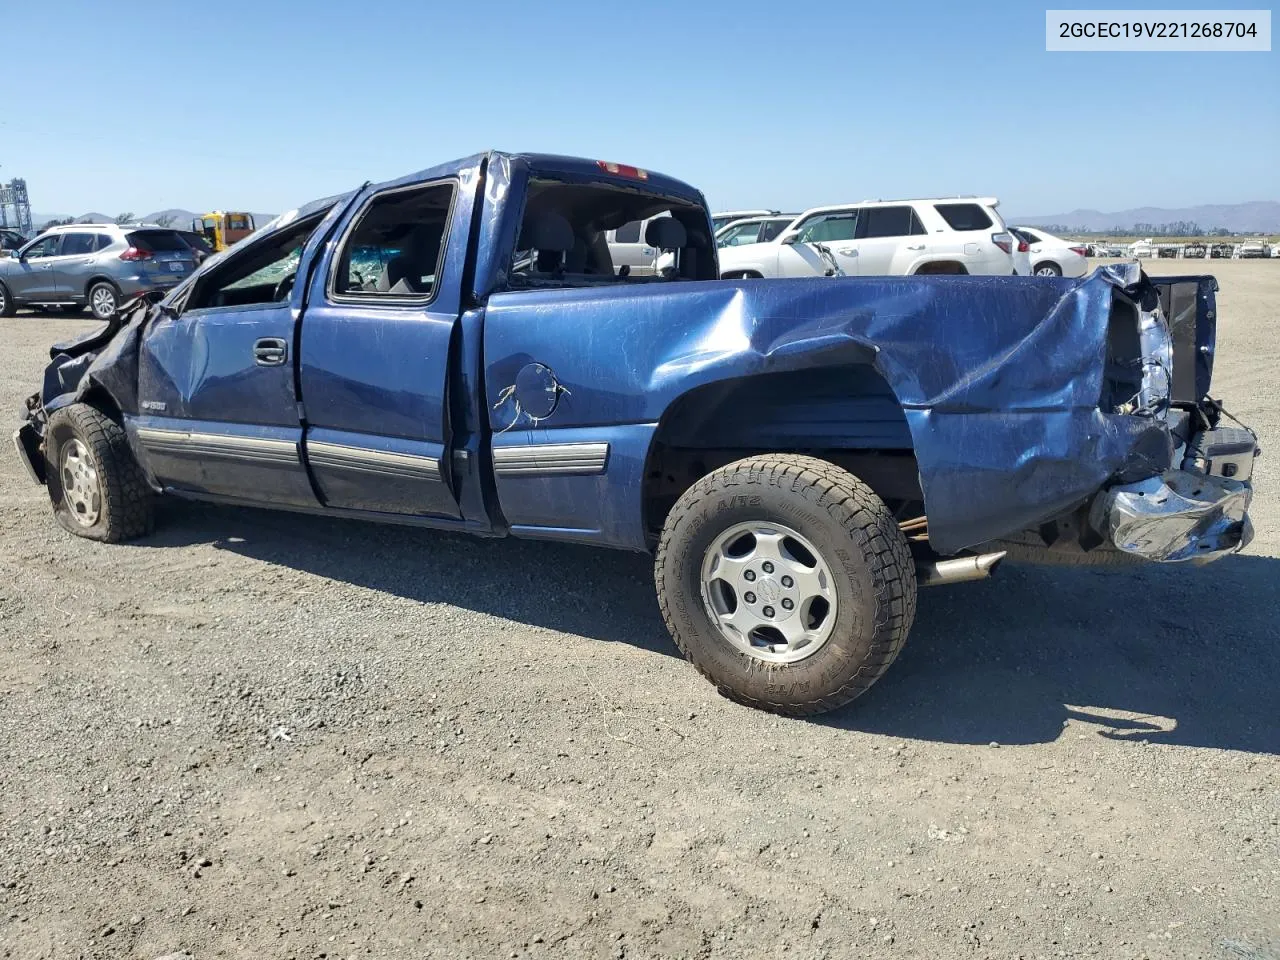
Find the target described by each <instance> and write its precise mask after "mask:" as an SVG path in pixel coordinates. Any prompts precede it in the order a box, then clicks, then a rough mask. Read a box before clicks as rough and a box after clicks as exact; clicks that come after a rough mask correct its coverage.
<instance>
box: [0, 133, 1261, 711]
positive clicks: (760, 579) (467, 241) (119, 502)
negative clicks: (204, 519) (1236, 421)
mask: <svg viewBox="0 0 1280 960" xmlns="http://www.w3.org/2000/svg"><path fill="white" fill-rule="evenodd" d="M640 173H641V172H640V171H636V170H635V169H634V168H631V167H626V166H623V165H621V164H614V163H604V162H599V163H597V162H592V161H589V160H577V159H573V158H567V157H554V156H542V155H532V154H485V155H479V156H475V157H471V158H469V159H465V160H460V161H457V162H454V163H447V164H443V165H441V166H437V167H433V168H432V169H429V170H425V171H422V172H420V173H415V174H412V175H410V176H407V177H404V178H401V179H399V180H393V181H390V182H388V183H381V184H372V185H370V184H366V185H365V186H363V187H361V188H359V189H357V190H355V191H353V192H351V193H347V194H344V195H342V196H340V197H333V198H329V199H326V200H321V201H317V202H315V203H311V204H308V205H306V206H303V207H300V208H299V209H297V210H295V211H292V212H291V213H288V214H285V215H283V216H281V217H280V218H278V219H277V220H275V221H273V222H272V223H271V224H268V225H267V226H266V227H264V228H263V229H262V230H261V231H259V232H258V233H257V234H256V235H255V236H253V237H251V238H249V239H248V240H245V241H242V242H241V243H240V244H238V245H237V246H236V247H234V248H232V249H231V250H230V251H228V252H227V253H224V254H221V255H219V256H218V257H216V258H211V259H210V260H208V261H207V262H206V263H205V265H204V266H203V267H201V268H200V269H199V270H198V271H197V272H196V273H195V275H194V276H192V277H189V278H188V279H186V280H185V281H184V282H183V283H182V284H180V285H179V286H178V287H177V289H175V290H173V291H171V292H170V293H169V294H168V295H167V296H164V297H163V298H161V297H160V296H159V295H155V296H154V297H148V298H144V299H141V300H139V301H138V304H137V306H136V307H135V308H134V309H132V310H131V311H130V313H129V315H128V317H126V318H122V319H116V320H113V321H112V322H110V323H108V324H106V325H105V327H104V328H103V329H102V330H100V331H98V332H96V333H94V334H91V335H89V336H87V337H85V338H83V339H81V340H79V341H76V342H74V343H69V344H61V345H58V346H57V347H55V349H54V353H53V361H52V363H51V364H50V368H49V369H48V370H46V371H45V375H44V377H43V380H42V386H41V388H40V390H39V392H37V393H36V394H34V395H33V396H32V397H30V398H29V399H28V401H27V405H26V411H27V412H26V420H25V422H24V423H23V425H22V426H21V427H20V428H19V430H18V431H17V433H16V435H15V437H14V441H15V446H16V448H17V450H18V453H19V455H20V457H21V459H22V460H23V462H24V463H25V465H26V467H27V469H28V470H29V471H30V473H31V476H32V477H33V478H34V479H35V480H36V481H37V482H41V483H44V484H45V485H46V486H47V489H48V494H49V497H50V501H51V503H52V506H53V512H54V515H55V517H56V518H57V521H58V522H59V523H60V524H61V525H62V526H63V527H65V528H66V529H67V530H69V531H71V532H72V533H75V534H77V535H79V536H82V537H87V538H90V539H95V540H102V541H111V542H114V541H121V540H127V539H130V538H133V537H138V536H143V535H145V534H146V533H147V532H148V531H150V530H151V529H152V525H153V522H154V513H153V498H152V493H153V492H156V493H163V494H166V495H170V494H171V495H174V496H178V497H188V498H194V499H205V500H212V501H215V502H218V503H238V504H250V505H256V506H260V507H272V508H279V509H286V510H298V511H303V512H309V513H315V514H321V515H329V516H338V517H352V518H364V519H368V520H380V521H393V522H397V523H406V524H413V525H418V526H422V527H433V528H440V529H446V530H457V531H463V532H470V533H474V534H482V535H486V536H499V537H500V536H513V537H527V538H533V539H547V540H569V541H577V542H581V543H587V544H595V545H598V546H604V547H614V548H620V549H626V550H636V551H645V552H651V553H653V554H655V564H654V570H655V583H656V587H657V594H658V603H659V606H660V608H661V610H662V613H663V616H664V618H665V620H666V623H667V626H668V628H669V629H670V631H671V634H672V637H673V638H674V640H675V642H676V644H677V645H678V646H679V648H680V649H681V650H682V651H683V652H684V653H685V655H686V656H687V657H688V658H689V659H690V660H692V661H693V662H694V663H695V664H696V665H697V667H698V669H699V670H700V671H702V673H704V674H705V675H706V676H707V677H708V678H709V679H710V680H711V681H712V682H713V683H714V684H715V685H716V686H717V688H718V689H720V690H721V691H722V692H724V693H725V694H726V695H728V696H730V697H732V698H734V699H737V700H739V701H742V702H744V703H748V704H751V705H754V706H758V707H763V708H766V709H770V710H776V711H778V712H781V713H788V714H796V715H803V714H813V713H818V712H821V711H823V710H827V709H830V708H832V707H837V706H840V705H841V704H844V703H847V702H848V701H850V700H852V699H853V698H855V697H856V696H858V695H859V694H861V693H862V692H863V691H864V690H866V689H867V688H868V687H869V686H870V685H871V684H872V683H873V682H874V681H875V679H876V678H877V677H879V676H880V675H881V674H882V673H883V672H884V671H885V670H886V669H887V668H888V666H889V664H890V663H891V662H892V661H893V659H894V657H895V656H896V655H897V653H898V651H899V650H900V649H901V647H902V644H903V643H904V642H905V640H906V637H907V633H908V631H909V629H910V627H911V622H912V619H913V616H914V613H915V607H916V590H917V586H918V585H919V584H921V583H923V584H934V583H950V582H957V581H963V580H970V579H978V578H982V577H984V576H986V575H988V574H989V573H990V572H991V571H992V570H993V569H994V568H995V567H996V566H997V565H998V564H999V563H1000V561H1001V559H1002V557H1004V556H1005V555H1006V551H1007V550H1010V549H1013V548H1014V547H1006V546H1002V545H1001V544H1002V543H1003V542H1005V541H1009V540H1013V541H1015V544H1014V545H1015V546H1016V547H1017V548H1018V549H1021V550H1025V551H1030V552H1031V553H1032V555H1034V556H1037V557H1040V558H1042V559H1043V558H1048V557H1050V556H1051V555H1052V556H1058V555H1061V556H1069V558H1070V559H1071V560H1072V562H1076V563H1090V562H1095V561H1100V562H1111V561H1114V559H1116V558H1117V557H1120V558H1125V557H1137V558H1146V559H1150V560H1158V561H1168V562H1177V561H1182V560H1189V561H1192V562H1195V563H1202V562H1205V561H1208V560H1212V559H1215V558H1217V557H1220V556H1224V555H1226V554H1229V553H1232V552H1234V551H1236V550H1238V549H1239V548H1240V547H1241V545H1242V544H1244V543H1245V542H1247V540H1248V539H1249V536H1250V530H1251V528H1250V526H1249V521H1248V519H1247V515H1246V510H1247V507H1248V506H1249V501H1250V497H1251V487H1250V485H1249V478H1250V472H1251V470H1252V464H1253V457H1254V454H1255V452H1256V445H1255V444H1254V442H1253V438H1252V436H1251V435H1250V434H1248V433H1247V432H1246V431H1244V430H1231V429H1226V428H1223V427H1221V426H1219V418H1220V417H1221V416H1222V411H1221V407H1220V406H1218V405H1217V404H1216V403H1215V402H1214V401H1212V400H1209V399H1208V396H1209V386H1210V384H1209V378H1210V374H1211V371H1212V360H1213V353H1212V351H1211V350H1210V349H1209V344H1211V343H1212V341H1213V335H1214V334H1213V331H1214V324H1215V322H1216V303H1215V296H1214V290H1215V289H1216V284H1215V282H1214V280H1213V279H1212V278H1210V277H1206V278H1186V277H1182V278H1174V279H1148V278H1146V277H1144V276H1143V275H1142V274H1141V272H1140V271H1139V270H1138V269H1137V268H1136V267H1135V266H1132V265H1122V266H1114V267H1109V268H1105V269H1104V270H1100V271H1097V272H1095V273H1094V274H1093V275H1091V276H1090V277H1088V278H1085V279H1082V280H1067V279H1053V280H1045V279H1044V278H1040V279H1038V280H1030V279H1025V278H1015V277H1010V278H1008V279H1006V280H1004V281H1002V282H996V283H993V282H991V280H990V279H989V278H984V277H954V278H951V280H950V282H948V283H938V282H937V280H936V278H932V277H886V278H882V279H867V278H853V279H849V280H842V279H828V278H811V279H799V280H788V281H784V282H771V281H750V282H747V281H724V280H719V279H718V278H717V273H718V270H717V263H716V248H715V245H714V243H713V239H712V230H711V219H710V215H709V214H708V212H707V210H706V207H705V203H704V201H703V198H702V194H701V193H699V192H698V191H697V190H696V189H694V188H693V187H690V186H688V185H686V184H684V183H681V182H679V181H677V180H673V179H671V178H668V177H664V176H662V175H660V174H656V173H652V172H649V173H645V174H644V175H643V177H642V176H640ZM934 203H938V204H940V205H945V204H942V202H941V201H930V205H932V204H934ZM974 206H978V207H979V209H982V205H978V204H974ZM875 209H876V208H872V212H873V213H874V210H875ZM906 209H907V214H910V212H911V210H912V209H913V207H911V206H908V207H907V208H906ZM862 212H863V208H858V213H857V215H858V216H861V215H862ZM663 213H665V214H667V215H666V216H658V215H659V214H663ZM948 213H950V214H951V218H950V220H948V218H947V216H945V215H944V214H943V213H941V212H939V213H937V217H938V219H939V220H941V221H942V222H949V223H950V224H951V229H952V230H953V231H958V229H959V228H958V227H957V226H956V224H963V225H966V226H968V225H973V230H974V231H978V230H981V231H982V232H984V233H987V232H990V231H992V230H993V229H994V228H996V227H997V226H1001V227H1002V225H1000V224H997V223H996V222H995V220H994V219H993V218H989V219H990V222H989V223H986V224H983V225H982V226H980V227H979V226H977V225H976V224H977V215H976V213H974V212H964V213H960V212H957V211H948ZM894 215H895V216H898V217H902V216H904V215H903V214H898V213H895V214H894ZM654 217H657V219H651V218H654ZM988 217H989V215H988ZM907 219H908V220H909V219H910V217H909V216H907ZM929 219H930V221H931V225H933V217H932V216H930V217H929ZM636 220H650V223H649V225H648V227H647V228H646V230H645V240H646V241H647V242H648V243H649V245H650V246H652V247H654V248H655V249H658V250H662V251H664V252H666V251H671V252H674V253H675V255H676V256H675V265H674V269H673V270H672V272H671V275H670V277H669V278H668V277H658V276H650V277H639V276H620V275H619V274H618V273H617V272H616V271H615V269H614V266H613V263H612V260H611V257H610V250H609V246H608V244H607V243H606V242H605V239H604V235H605V233H606V232H607V231H609V230H611V229H616V228H617V227H618V226H620V225H622V224H624V223H631V222H634V221H636ZM822 222H829V221H828V220H824V221H822ZM873 222H874V217H873ZM965 232H973V231H965ZM997 232H999V231H997ZM855 239H856V238H855ZM836 242H837V243H838V242H840V241H836ZM966 242H967V241H966ZM371 265H376V266H371ZM150 299H156V300H159V302H158V303H156V304H154V305H148V300H150ZM1161 300H1163V301H1164V303H1165V304H1166V305H1167V309H1163V310H1162V309H1157V303H1158V302H1159V301H1161ZM1166 316H1169V317H1175V318H1177V322H1179V323H1180V324H1188V325H1189V326H1188V328H1187V329H1186V330H1185V331H1183V330H1181V329H1179V330H1178V331H1176V335H1175V332H1173V331H1171V330H1170V328H1169V325H1168V322H1167V321H1166V320H1165V317H1166ZM1201 348H1204V349H1203V351H1202V349H1201ZM993 541H999V543H993ZM427 549H429V547H427ZM122 556H123V555H122ZM543 559H544V560H545V561H546V562H559V561H558V560H557V559H556V558H553V557H551V556H550V555H548V556H547V557H545V558H543ZM501 588H502V586H501V585H498V584H495V585H494V589H501ZM525 589H529V590H535V591H536V590H537V577H536V563H535V565H534V566H533V567H531V569H530V579H529V582H528V584H526V585H525ZM1187 589H1188V590H1191V589H1193V588H1192V587H1191V586H1190V582H1189V581H1188V585H1187ZM993 596H994V595H993ZM547 602H555V598H554V597H549V598H547ZM599 616H601V617H604V618H608V617H609V616H611V613H610V611H608V610H603V611H600V612H599ZM602 655H605V654H603V652H602Z"/></svg>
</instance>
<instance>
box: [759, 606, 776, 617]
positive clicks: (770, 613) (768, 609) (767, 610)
mask: <svg viewBox="0 0 1280 960" xmlns="http://www.w3.org/2000/svg"><path fill="white" fill-rule="evenodd" d="M760 612H761V613H763V614H764V615H765V616H766V617H772V616H773V607H765V608H764V609H763V610H761V611H760Z"/></svg>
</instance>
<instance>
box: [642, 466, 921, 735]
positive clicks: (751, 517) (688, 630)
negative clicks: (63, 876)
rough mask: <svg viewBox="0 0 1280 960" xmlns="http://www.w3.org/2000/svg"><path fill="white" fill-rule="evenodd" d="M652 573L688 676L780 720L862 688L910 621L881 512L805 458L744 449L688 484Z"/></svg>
mask: <svg viewBox="0 0 1280 960" xmlns="http://www.w3.org/2000/svg"><path fill="white" fill-rule="evenodd" d="M654 579H655V583H656V586H657V591H658V603H659V606H660V607H661V609H662V616H663V619H664V620H665V621H666V624H667V628H668V629H669V630H670V631H671V636H672V638H673V639H674V640H675V642H676V646H678V647H679V648H680V650H681V652H682V653H684V655H685V656H686V657H687V658H688V659H689V660H690V661H691V662H692V663H693V665H694V666H695V667H697V668H698V671H699V672H700V673H702V674H703V676H705V677H706V678H707V679H708V680H710V681H711V682H712V683H714V684H715V685H716V688H717V689H718V690H719V691H720V693H721V694H723V695H724V696H726V697H728V698H729V699H731V700H736V701H738V702H739V703H744V704H747V705H749V706H753V707H759V708H762V709H765V710H770V711H773V712H775V713H781V714H786V715H789V716H808V715H812V714H817V713H823V712H825V711H828V710H833V709H835V708H837V707H841V706H843V705H845V704H846V703H849V702H850V701H851V700H853V699H855V698H856V697H858V696H860V695H861V694H863V693H864V692H866V690H867V689H868V688H869V687H870V686H871V685H872V684H873V683H875V681H876V680H878V679H879V678H880V676H881V675H882V674H883V673H884V672H885V671H886V670H887V669H888V668H889V665H890V664H891V663H893V661H894V658H896V657H897V655H898V652H899V651H900V650H901V649H902V645H903V643H904V642H905V641H906V638H907V633H908V632H909V631H910V629H911V623H912V621H913V620H914V618H915V609H916V576H915V565H914V563H913V561H912V559H911V553H910V550H909V549H908V547H907V542H906V539H905V538H904V537H903V535H902V533H901V531H900V530H899V529H898V524H897V522H896V521H895V520H894V518H893V515H892V514H891V513H890V512H889V510H888V508H887V507H885V505H884V503H883V502H882V501H881V500H880V498H879V497H877V496H876V495H875V493H874V492H872V490H871V488H870V487H868V486H867V485H866V484H864V483H863V482H862V481H861V480H859V479H858V478H857V477H855V476H853V474H851V473H849V472H848V471H846V470H844V469H842V468H840V467H837V466H836V465H834V464H832V463H829V462H827V461H825V460H819V459H817V458H814V457H804V456H795V455H786V454H770V455H763V456H756V457H748V458H747V459H745V460H739V461H737V462H735V463H731V464H729V465H727V466H725V467H722V468H721V469H719V470H716V471H715V472H713V473H711V474H709V475H708V476H706V477H703V478H702V479H701V480H699V481H698V482H697V483H695V484H694V485H693V486H692V487H690V488H689V489H688V490H687V491H686V492H685V493H684V495H683V496H681V497H680V499H679V500H678V501H677V502H676V505H675V506H674V507H673V508H672V510H671V513H670V514H669V515H668V516H667V520H666V523H665V525H664V526H663V531H662V539H661V542H660V544H659V547H658V556H657V561H656V563H655V566H654Z"/></svg>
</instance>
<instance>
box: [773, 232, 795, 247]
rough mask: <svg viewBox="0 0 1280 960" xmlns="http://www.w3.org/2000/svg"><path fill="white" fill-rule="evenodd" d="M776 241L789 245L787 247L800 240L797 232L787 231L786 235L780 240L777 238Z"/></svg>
mask: <svg viewBox="0 0 1280 960" xmlns="http://www.w3.org/2000/svg"><path fill="white" fill-rule="evenodd" d="M778 242H779V243H785V244H786V245H787V246H789V247H793V246H795V245H796V244H797V243H799V242H800V234H798V233H788V234H787V235H786V236H784V237H783V238H782V239H781V240H779V241H778Z"/></svg>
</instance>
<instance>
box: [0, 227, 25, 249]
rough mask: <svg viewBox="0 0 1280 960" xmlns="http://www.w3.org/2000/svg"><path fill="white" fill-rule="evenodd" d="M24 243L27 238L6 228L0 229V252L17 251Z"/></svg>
mask: <svg viewBox="0 0 1280 960" xmlns="http://www.w3.org/2000/svg"><path fill="white" fill-rule="evenodd" d="M26 242H27V238H26V237H24V236H23V235H22V234H20V233H19V232H18V231H17V230H11V229H9V228H8V227H0V251H4V250H17V249H18V248H19V247H20V246H22V245H23V244H24V243H26Z"/></svg>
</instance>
